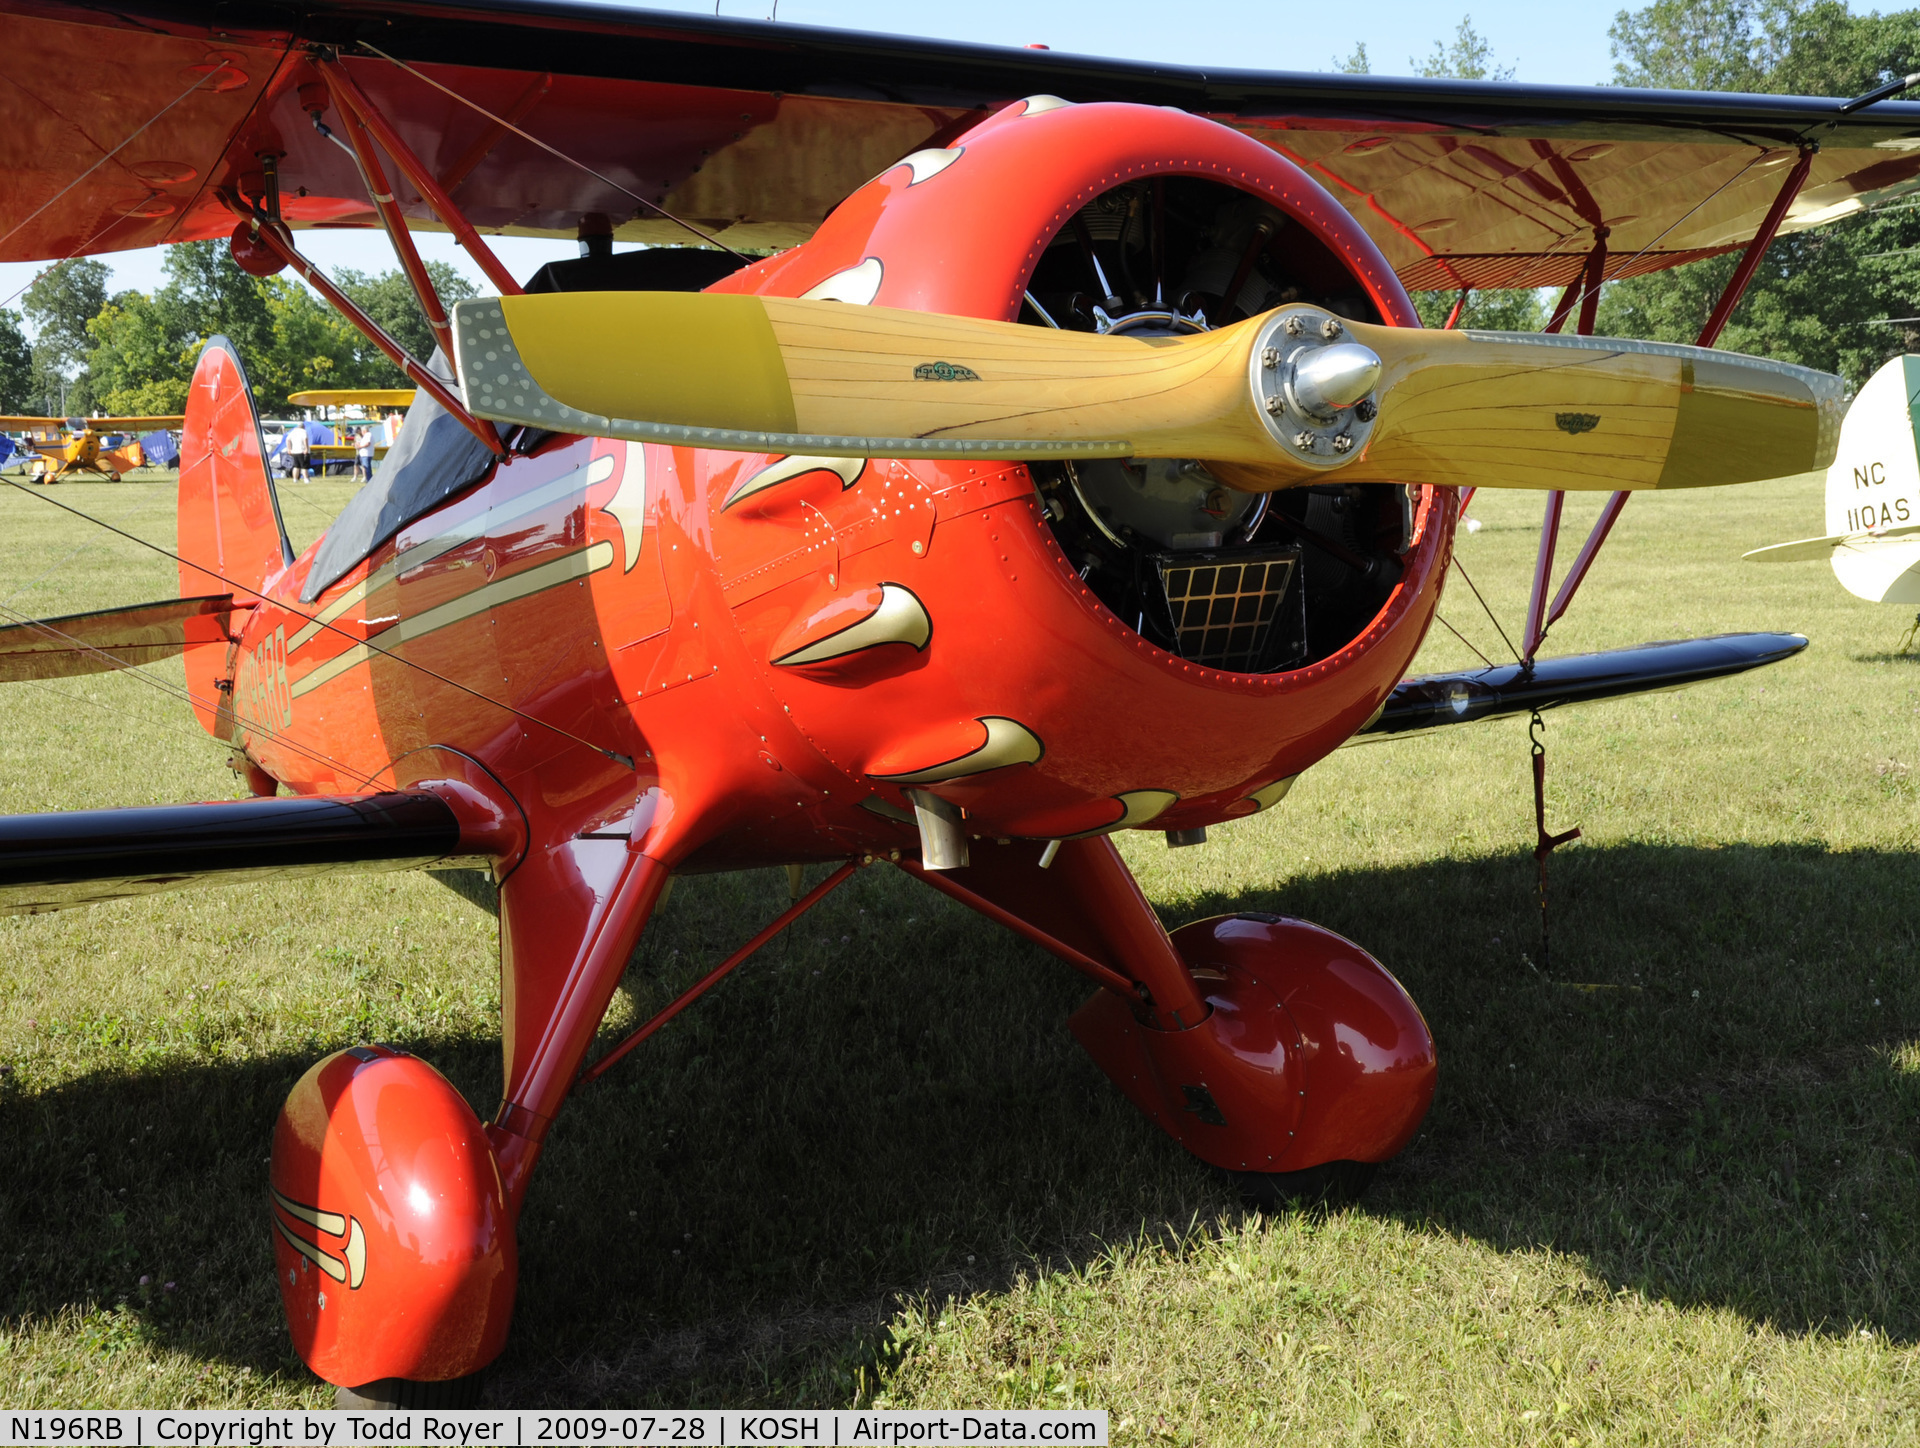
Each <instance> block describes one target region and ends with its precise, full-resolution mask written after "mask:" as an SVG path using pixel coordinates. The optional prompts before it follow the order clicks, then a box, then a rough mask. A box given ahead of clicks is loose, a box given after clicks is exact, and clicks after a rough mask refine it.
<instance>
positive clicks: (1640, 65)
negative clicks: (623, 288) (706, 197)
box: [0, 0, 1920, 415]
mask: <svg viewBox="0 0 1920 1448" xmlns="http://www.w3.org/2000/svg"><path fill="white" fill-rule="evenodd" d="M1609 35H1610V37H1611V39H1612V53H1613V61H1614V66H1613V83H1614V84H1615V85H1622V86H1641V87H1649V86H1650V87H1659V88H1665V89H1675V90H1720V91H1745V92H1749V93H1756V94H1773V95H1813V96H1836V97H1842V96H1854V95H1860V94H1862V93H1863V92H1865V91H1868V90H1871V89H1872V88H1873V87H1875V86H1877V85H1879V84H1881V83H1883V82H1884V81H1886V80H1890V79H1892V78H1893V77H1895V76H1902V75H1908V74H1911V73H1913V72H1914V71H1920V10H1902V11H1895V12H1891V13H1888V14H1868V15H1855V14H1854V13H1853V12H1852V11H1851V10H1850V9H1848V7H1847V5H1846V4H1845V3H1844V0H1654V3H1653V4H1650V5H1647V6H1645V7H1644V8H1642V9H1639V10H1634V11H1627V10H1622V11H1620V12H1619V13H1618V15H1617V16H1616V17H1615V19H1614V22H1613V25H1612V28H1611V29H1610V31H1609ZM1335 65H1336V66H1337V68H1339V69H1341V70H1346V71H1362V72H1363V71H1366V70H1367V69H1368V68H1369V62H1368V58H1367V54H1366V48H1365V46H1360V47H1358V48H1357V49H1356V50H1355V51H1354V53H1353V54H1352V55H1351V56H1349V57H1347V58H1346V59H1345V60H1343V61H1336V62H1335ZM1408 65H1409V68H1410V69H1411V70H1413V71H1414V73H1416V74H1420V75H1429V76H1453V77H1457V78H1460V79H1465V80H1507V79H1511V78H1513V75H1514V68H1513V67H1512V66H1511V65H1503V64H1501V62H1500V60H1499V58H1498V57H1497V55H1496V54H1495V51H1494V48H1493V46H1492V45H1491V44H1490V43H1489V42H1488V41H1487V40H1486V39H1485V38H1484V37H1482V36H1481V35H1479V34H1478V32H1476V31H1475V30H1474V28H1473V21H1472V17H1471V16H1467V17H1465V18H1463V19H1462V20H1461V22H1460V25H1459V28H1458V31H1457V32H1456V35H1455V37H1454V39H1453V41H1452V42H1451V43H1450V44H1436V45H1435V46H1434V48H1433V51H1432V52H1431V53H1430V54H1429V55H1428V56H1426V57H1424V58H1422V57H1418V56H1415V57H1410V58H1409V61H1408ZM1738 261H1739V255H1738V253H1733V254H1730V255H1727V256H1722V257H1715V258H1712V259H1709V260H1707V261H1702V262H1696V263H1694V264H1692V265H1690V266H1684V267H1676V268H1674V269H1672V270H1669V271H1664V272H1657V273H1654V274H1653V275H1650V276H1643V277H1635V278H1633V279H1631V280H1628V281H1623V282H1611V283H1609V284H1608V285H1607V286H1606V288H1605V289H1604V290H1603V292H1602V294H1601V299H1600V310H1599V318H1598V321H1597V324H1596V328H1597V330H1598V331H1600V332H1601V333H1603V334H1605V335H1608V336H1615V337H1644V338H1649V339H1653V340H1657V341H1667V342H1691V341H1693V340H1694V338H1695V337H1696V336H1697V335H1698V334H1699V330H1700V327H1701V326H1702V324H1703V323H1704V322H1705V321H1706V318H1707V314H1708V313H1709V312H1710V311H1711V310H1712V307H1713V304H1714V302H1715V301H1716V300H1717V299H1718V298H1719V295H1720V292H1721V290H1722V288H1723V287H1724V286H1725V285H1726V282H1727V278H1728V277H1729V276H1731V275H1732V273H1733V269H1734V267H1735V265H1736V264H1737V263H1738ZM165 267H166V277H167V280H166V283H165V284H164V285H163V286H162V287H161V288H160V289H159V290H158V291H156V292H155V293H153V295H151V296H148V295H147V294H145V293H143V292H137V291H125V292H120V293H118V294H117V295H114V296H109V295H108V294H107V280H108V276H109V272H108V269H107V267H106V266H105V265H104V264H103V263H101V262H98V261H93V260H77V261H70V262H66V263H63V264H61V265H59V266H56V267H54V268H53V269H52V270H51V271H49V272H48V273H47V274H45V275H44V276H42V277H41V278H40V279H39V280H38V281H36V282H35V283H34V284H33V286H32V287H30V288H28V290H27V292H26V294H25V312H26V317H27V319H28V320H30V321H31V322H32V324H33V327H34V338H33V341H32V342H31V344H29V342H28V341H27V338H26V335H25V333H24V331H23V330H22V328H21V325H20V318H19V317H18V316H16V315H15V314H13V313H10V312H7V311H5V310H4V309H0V411H7V412H15V411H17V412H42V411H44V412H48V413H59V414H61V415H70V414H74V413H80V412H87V411H92V410H95V409H100V410H105V411H110V412H121V413H134V412H177V411H179V410H180V409H181V407H183V406H184V404H185V401H186V389H187V378H188V377H189V375H190V374H191V371H192V365H193V359H194V358H195V356H197V355H198V352H199V349H200V347H201V345H202V344H203V342H204V341H205V339H206V338H207V337H210V336H212V335H214V334H216V333H224V334H225V335H226V336H228V337H229V338H231V339H232V340H233V341H234V343H235V344H236V345H237V346H238V347H239V349H240V355H241V357H242V358H243V359H244V360H245V362H246V365H247V369H248V374H249V376H250V378H251V379H252V382H253V384H254V390H255V392H256V393H257V394H258V396H259V399H260V403H261V405H262V406H263V407H264V408H266V409H267V410H269V411H273V410H277V409H279V408H281V407H282V406H284V404H285V401H286V397H287V394H288V393H291V392H298V391H300V390H302V389H304V388H313V387H397V386H401V385H404V384H403V382H402V379H401V377H400V374H399V372H398V370H397V369H395V368H394V367H393V366H392V364H390V363H389V362H388V361H387V360H386V358H385V357H384V356H382V355H381V354H380V353H379V352H378V351H377V350H376V349H375V348H374V347H373V346H372V345H371V344H370V343H368V342H367V341H366V340H365V339H364V338H363V337H361V336H360V334H359V333H358V332H356V331H354V330H353V328H352V327H350V326H348V325H347V323H346V322H344V321H342V320H341V319H340V317H339V316H338V315H337V314H335V313H334V312H333V310H332V309H331V308H329V307H327V306H326V305H325V304H323V303H322V302H320V301H319V300H318V299H317V298H316V297H314V295H313V294H312V293H311V292H309V291H308V290H307V289H306V288H305V287H303V286H301V285H300V284H299V283H298V282H296V281H293V280H290V279H289V278H287V277H285V276H284V275H283V276H278V277H270V278H267V279H266V280H264V281H263V280H260V279H257V278H254V277H250V276H247V275H246V274H245V273H243V272H241V271H240V270H239V268H238V267H236V266H234V264H233V261H232V259H231V258H230V257H229V256H228V254H227V248H226V243H225V242H220V241H205V242H190V243H187V244H184V245H181V246H176V247H172V248H170V249H169V250H168V253H167V258H166V262H165ZM428 270H429V271H431V272H432V273H433V278H434V284H435V285H436V286H437V287H438V288H439V289H440V294H441V296H442V297H443V298H445V299H446V300H447V301H449V302H452V301H455V300H458V299H460V298H463V297H468V296H471V295H473V290H474V289H473V287H472V286H471V285H470V284H469V283H468V282H467V281H466V280H465V279H464V278H462V277H461V276H460V275H459V274H458V273H457V272H455V271H454V270H453V269H452V268H451V267H448V266H447V265H446V264H445V263H442V262H429V263H428ZM338 280H339V282H340V284H341V287H342V289H343V290H344V291H345V292H346V293H347V294H348V295H349V296H351V297H352V298H353V299H354V301H356V302H357V303H359V304H360V305H361V306H362V307H364V308H365V309H366V310H367V312H368V313H370V314H371V315H372V316H373V318H374V319H375V320H376V321H378V322H379V323H380V324H381V325H382V326H383V327H385V328H386V329H387V330H388V331H389V332H391V333H392V334H393V335H394V336H395V337H397V338H399V339H400V340H401V341H402V342H404V343H405V344H406V346H407V347H408V349H409V350H412V351H414V352H415V353H416V355H419V356H425V355H427V353H429V352H430V351H431V350H432V347H433V342H432V338H431V335H430V333H429V330H428V328H427V324H426V320H425V318H424V317H422V316H421V314H420V310H419V306H418V304H417V303H416V302H415V300H414V297H413V293H412V290H411V289H410V288H409V287H408V285H407V282H406V278H405V277H404V276H403V275H402V274H401V273H400V272H399V271H397V270H396V271H389V272H386V273H383V274H382V275H380V276H377V277H369V276H365V275H363V274H361V273H358V272H352V271H343V272H342V273H341V274H340V276H339V278H338ZM1415 301H1416V304H1417V305H1418V306H1419V309H1420V313H1421V316H1422V318H1423V319H1424V320H1425V321H1426V322H1427V324H1428V325H1429V326H1436V325H1438V324H1439V323H1440V322H1441V321H1443V320H1444V319H1445V317H1446V314H1447V312H1448V311H1449V310H1450V309H1451V307H1452V304H1453V301H1454V297H1453V294H1452V293H1447V292H1428V293H1422V294H1420V295H1419V296H1417V297H1416V298H1415ZM1545 321H1546V313H1545V309H1544V308H1543V306H1542V305H1541V301H1540V298H1539V295H1538V294H1537V293H1534V292H1531V291H1518V292H1514V291H1505V292H1502V291H1493V292H1476V293H1475V294H1473V296H1472V297H1470V298H1469V299H1468V303H1467V306H1466V309H1465V311H1464V313H1463V315H1462V318H1461V324H1462V325H1465V326H1474V327H1483V328H1489V329H1496V330H1513V331H1531V330H1537V329H1538V328H1539V327H1541V326H1543V325H1544V324H1545ZM1719 345H1721V346H1722V347H1725V348H1727V349H1729V350H1731V351H1736V352H1748V353H1752V354H1754V355H1756V356H1761V357H1774V358H1778V359H1780V360H1782V361H1788V362H1799V363H1802V364H1804V365H1806V366H1809V367H1818V368H1820V369H1822V370H1823V371H1828V372H1838V373H1840V374H1842V375H1843V376H1845V377H1846V378H1847V379H1848V380H1849V381H1851V382H1853V383H1855V384H1856V385H1857V384H1859V383H1860V382H1862V381H1864V380H1865V379H1866V378H1867V377H1868V376H1870V375H1871V374H1872V373H1873V371H1874V370H1875V369H1876V368H1877V367H1878V366H1879V365H1880V363H1881V362H1883V361H1885V360H1886V359H1887V358H1889V357H1893V356H1897V355H1899V354H1900V353H1902V352H1907V351H1920V190H1917V191H1916V193H1915V196H1914V199H1913V200H1912V201H1910V202H1909V201H1895V202H1892V203H1888V204H1885V205H1882V206H1881V207H1879V208H1878V209H1876V210H1874V211H1870V212H1865V213H1862V214H1859V215H1855V216H1851V217H1847V218H1845V219H1843V220H1841V221H1837V222H1834V223H1832V224H1830V225H1828V226H1823V227H1821V228H1820V229H1819V230H1817V231H1811V232H1802V233H1798V234H1795V235H1790V236H1783V237H1780V238H1779V239H1777V240H1776V241H1775V242H1774V244H1773V246H1772V247H1771V248H1770V249H1769V250H1768V253H1767V256H1766V259H1765V261H1764V262H1763V263H1762V265H1761V267H1760V270H1759V272H1758V273H1757V274H1756V275H1755V277H1754V279H1753V283H1752V285H1751V286H1750V287H1749V288H1748V290H1747V294H1746V297H1745V299H1744V300H1743V301H1742V303H1741V304H1740V306H1739V307H1738V308H1737V309H1736V310H1735V312H1734V314H1733V318H1732V320H1731V321H1730V323H1729V324H1728V326H1727V328H1726V330H1725V332H1723V333H1722V335H1721V339H1720V343H1719Z"/></svg>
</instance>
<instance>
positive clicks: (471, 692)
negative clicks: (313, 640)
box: [0, 478, 633, 769]
mask: <svg viewBox="0 0 1920 1448" xmlns="http://www.w3.org/2000/svg"><path fill="white" fill-rule="evenodd" d="M0 482H5V483H6V484H7V485H8V486H9V487H14V488H18V489H19V490H20V491H21V492H23V493H25V494H26V495H27V496H28V497H30V498H38V499H39V500H40V501H41V502H43V503H50V504H52V505H53V506H54V507H56V508H58V509H60V510H61V511H62V512H64V513H71V514H72V515H73V516H74V517H76V518H79V519H81V520H83V521H85V522H88V523H92V524H94V525H95V526H97V527H101V528H105V529H106V530H107V531H108V532H110V533H117V534H119V535H120V536H121V537H122V538H126V539H128V540H130V541H131V542H134V543H138V544H139V545H140V546H141V547H142V548H147V549H151V550H152V551H153V552H155V553H158V554H159V555H160V556H161V557H163V558H171V559H172V560H173V561H174V562H175V563H178V564H181V565H183V566H185V567H189V568H196V569H198V570H199V571H200V572H202V573H204V574H206V575H207V576H208V577H210V578H217V579H219V580H220V582H222V583H224V584H226V585H227V587H229V588H231V589H233V590H234V591H235V592H236V593H245V594H248V595H250V596H252V597H254V598H257V599H259V600H261V602H263V603H272V604H273V605H274V606H275V607H277V608H284V609H286V610H287V612H288V613H290V614H292V615H293V616H294V617H295V618H298V619H304V620H305V621H306V622H307V623H310V624H312V625H314V626H315V627H316V628H322V629H326V630H327V631H328V632H330V633H337V634H339V635H340V636H341V637H342V638H344V639H346V640H348V641H349V642H351V643H353V644H356V645H358V646H360V647H363V648H366V649H369V650H371V651H372V652H374V653H376V654H379V655H380V656H381V657H383V658H387V659H391V660H393V662H395V663H397V664H403V665H405V666H406V667H407V668H410V669H414V670H417V671H418V672H420V673H422V674H425V675H426V676H427V677H428V678H430V679H435V680H438V681H439V682H440V683H442V684H445V685H446V686H447V687H448V688H450V689H457V690H459V691H460V692H461V693H463V694H465V695H467V696H468V697H470V698H473V699H478V700H479V701H480V702H481V703H483V704H491V705H493V706H494V707H495V708H497V709H502V710H505V711H506V712H507V713H509V714H511V715H513V716H514V717H515V718H517V719H522V720H525V721H526V722H527V723H529V724H537V725H539V726H540V727H541V728H542V729H546V730H549V731H550V732H552V733H554V734H558V735H559V736H560V737H561V738H562V739H570V740H572V741H573V742H574V743H575V744H579V745H582V746H584V747H585V748H588V749H591V750H592V751H593V752H594V753H596V754H600V755H604V756H605V757H606V758H608V759H611V760H613V761H615V762H616V763H619V764H624V765H626V766H627V767H628V768H629V769H631V768H632V767H633V761H632V760H631V759H629V758H628V757H627V756H626V755H624V754H621V753H620V752H619V751H617V750H613V749H608V748H607V747H606V746H604V745H600V744H595V743H594V742H593V741H592V740H591V739H583V738H581V737H580V736H579V735H578V734H575V733H573V732H572V731H571V730H569V729H562V728H561V727H560V726H559V725H558V724H554V723H551V722H550V721H548V720H546V719H542V718H540V717H539V716H538V715H537V714H529V713H527V712H526V711H525V710H524V709H516V708H515V707H514V706H513V705H511V704H509V703H507V702H506V701H505V700H504V699H496V698H494V697H493V696H492V695H491V694H483V693H481V692H480V691H479V690H478V689H475V688H472V687H470V686H468V685H466V684H463V683H461V682H459V680H457V679H450V678H448V677H447V676H446V675H445V674H442V673H440V672H438V671H437V670H434V669H430V668H428V667H427V666H426V665H425V664H423V663H420V662H419V661H418V660H416V659H410V658H407V657H406V656H405V655H404V654H397V653H395V652H394V651H393V650H391V649H385V648H382V647H381V646H380V645H379V644H376V643H375V642H373V640H372V639H363V638H358V637H356V636H355V635H353V634H351V633H348V632H347V631H346V630H345V629H343V628H341V627H339V626H338V625H337V624H332V623H328V622H327V621H326V620H324V619H321V618H318V617H316V616H315V615H313V614H309V613H302V612H301V611H300V610H299V609H297V608H294V607H292V606H291V605H289V604H287V603H286V602H285V601H284V600H280V599H274V598H269V597H268V596H267V595H266V594H264V593H262V592H261V591H260V590H259V589H257V588H249V587H248V586H247V585H246V584H244V583H236V582H234V580H232V579H231V578H228V577H227V576H226V575H225V574H222V573H220V572H219V571H218V570H216V569H212V568H209V567H207V566H206V565H205V564H204V563H189V562H188V561H187V560H186V559H184V558H182V557H181V556H180V555H179V554H178V553H175V552H174V551H173V550H172V549H170V548H162V547H161V546H160V545H159V544H158V543H149V542H148V541H147V540H146V539H145V538H141V537H139V536H138V535H136V534H133V533H129V532H127V531H126V530H125V529H122V528H116V527H114V526H113V525H112V524H111V523H109V522H107V521H106V520H105V519H104V518H96V517H94V516H93V515H92V514H91V513H83V512H81V511H80V510H79V509H78V508H70V507H68V506H67V505H66V504H65V503H63V502H61V501H60V500H59V499H57V498H53V497H50V496H48V495H47V494H46V493H44V492H35V491H34V490H33V489H32V488H30V487H28V486H27V485H26V484H25V483H21V482H16V481H15V480H14V479H12V478H4V479H0Z"/></svg>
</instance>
